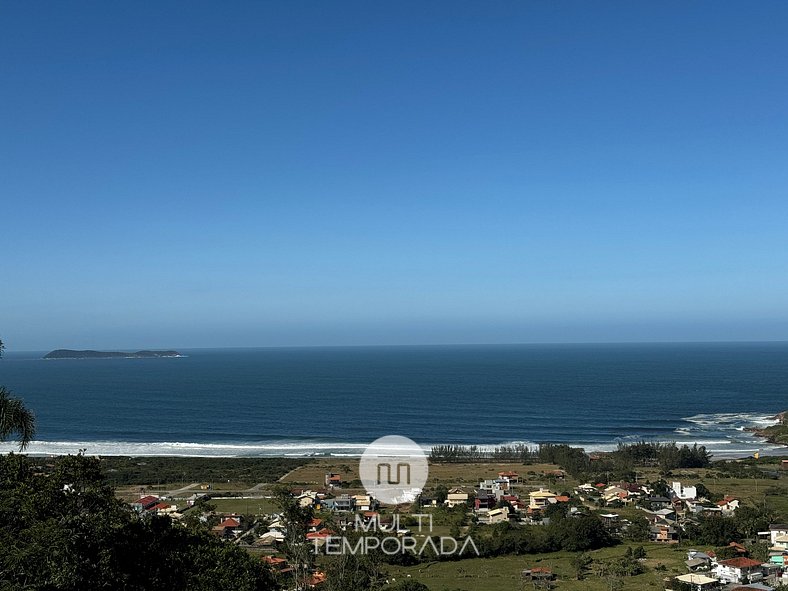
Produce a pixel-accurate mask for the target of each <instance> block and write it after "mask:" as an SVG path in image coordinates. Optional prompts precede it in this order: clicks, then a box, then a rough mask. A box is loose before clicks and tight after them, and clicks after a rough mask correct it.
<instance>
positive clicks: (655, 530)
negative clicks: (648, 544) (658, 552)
mask: <svg viewBox="0 0 788 591" xmlns="http://www.w3.org/2000/svg"><path fill="white" fill-rule="evenodd" d="M649 538H650V539H651V541H652V542H661V543H663V544H675V543H677V542H678V539H679V534H678V532H677V531H676V528H674V527H673V526H672V525H667V524H658V525H654V526H652V527H651V528H650V530H649Z"/></svg>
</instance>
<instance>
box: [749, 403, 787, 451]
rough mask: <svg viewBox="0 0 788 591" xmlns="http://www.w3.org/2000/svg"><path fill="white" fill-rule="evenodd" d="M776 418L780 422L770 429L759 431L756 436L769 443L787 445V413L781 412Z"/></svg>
mask: <svg viewBox="0 0 788 591" xmlns="http://www.w3.org/2000/svg"><path fill="white" fill-rule="evenodd" d="M777 417H778V418H779V419H780V422H779V423H777V424H776V425H772V426H771V427H766V428H764V429H759V430H758V431H757V433H758V435H760V436H761V437H765V438H766V440H767V441H769V442H770V443H779V444H782V445H788V411H785V412H782V413H780V414H779V415H777Z"/></svg>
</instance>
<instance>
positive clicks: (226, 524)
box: [219, 518, 241, 528]
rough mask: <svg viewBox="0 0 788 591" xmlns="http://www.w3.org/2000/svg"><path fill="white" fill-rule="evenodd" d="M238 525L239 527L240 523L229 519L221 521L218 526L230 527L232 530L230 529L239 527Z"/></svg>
mask: <svg viewBox="0 0 788 591" xmlns="http://www.w3.org/2000/svg"><path fill="white" fill-rule="evenodd" d="M240 525H241V524H240V522H238V521H237V520H235V519H233V518H230V519H225V520H224V521H222V522H221V523H220V524H219V527H231V528H232V527H239V526H240Z"/></svg>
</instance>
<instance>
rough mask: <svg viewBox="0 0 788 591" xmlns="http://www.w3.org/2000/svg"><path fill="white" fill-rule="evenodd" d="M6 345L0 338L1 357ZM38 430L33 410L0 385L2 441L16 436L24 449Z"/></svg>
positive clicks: (0, 432) (0, 435)
mask: <svg viewBox="0 0 788 591" xmlns="http://www.w3.org/2000/svg"><path fill="white" fill-rule="evenodd" d="M3 351H5V345H3V341H2V340H0V357H2V356H3ZM35 432H36V421H35V416H34V415H33V412H32V411H31V410H30V409H28V408H27V407H26V406H25V405H24V404H23V403H22V401H21V400H20V399H19V398H16V397H14V396H13V395H12V394H11V392H10V391H8V390H6V388H5V387H4V386H0V441H6V440H7V439H8V438H9V437H11V436H14V435H15V436H16V438H17V440H18V441H19V451H23V450H24V449H25V448H26V447H27V446H28V444H29V443H30V441H32V439H33V435H35Z"/></svg>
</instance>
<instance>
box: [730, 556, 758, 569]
mask: <svg viewBox="0 0 788 591" xmlns="http://www.w3.org/2000/svg"><path fill="white" fill-rule="evenodd" d="M720 564H721V565H723V566H729V567H731V568H755V567H756V566H761V562H760V561H759V560H753V559H752V558H744V557H740V558H731V559H730V560H720Z"/></svg>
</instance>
